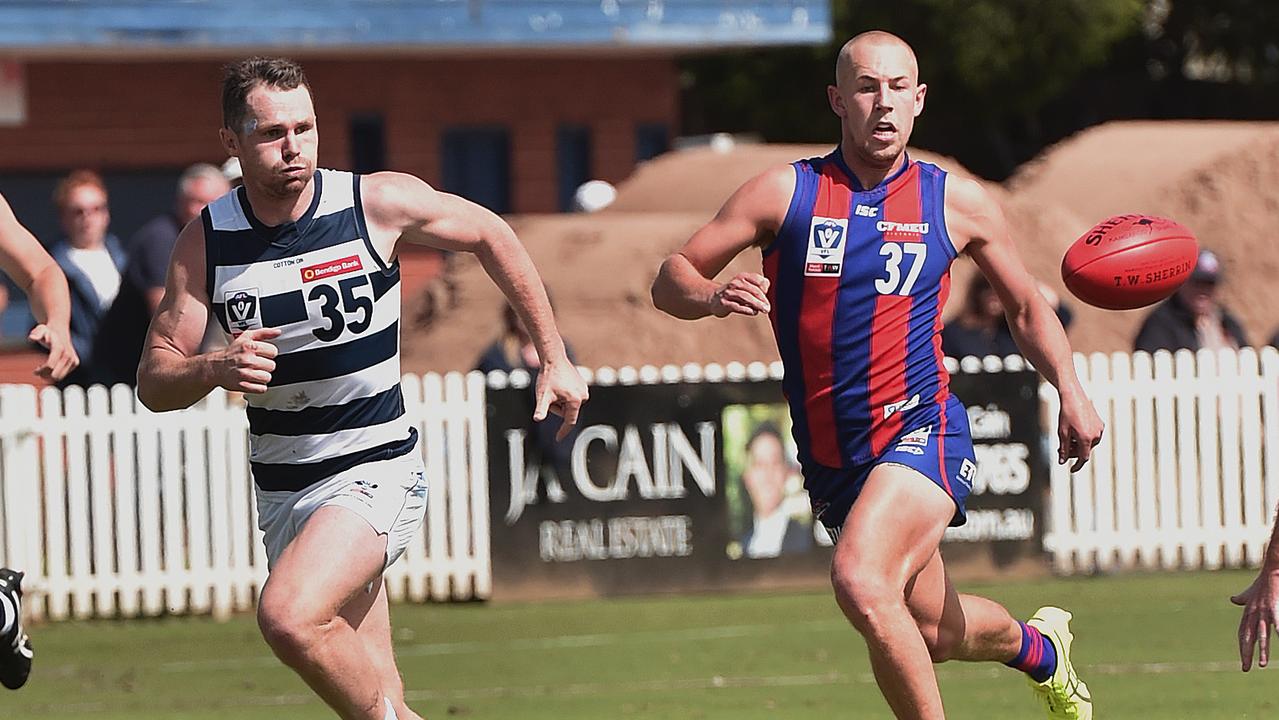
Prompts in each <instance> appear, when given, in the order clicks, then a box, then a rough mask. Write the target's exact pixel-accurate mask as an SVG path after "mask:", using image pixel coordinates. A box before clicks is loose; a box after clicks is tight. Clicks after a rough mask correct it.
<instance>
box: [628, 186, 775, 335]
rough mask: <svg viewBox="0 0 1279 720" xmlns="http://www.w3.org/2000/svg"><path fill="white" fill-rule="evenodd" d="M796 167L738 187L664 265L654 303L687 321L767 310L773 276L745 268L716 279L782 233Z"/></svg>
mask: <svg viewBox="0 0 1279 720" xmlns="http://www.w3.org/2000/svg"><path fill="white" fill-rule="evenodd" d="M794 191H795V170H794V168H792V167H791V166H789V165H782V166H780V167H776V168H773V169H770V170H767V171H765V172H763V173H761V174H759V175H757V176H755V177H754V178H752V179H751V180H749V181H747V183H746V184H745V185H742V186H741V187H740V188H738V190H737V192H735V193H733V195H732V197H730V198H729V199H728V200H727V201H726V202H725V203H724V206H723V207H722V208H720V210H719V212H718V213H717V214H716V215H715V217H714V218H713V219H712V220H711V221H710V222H709V223H707V224H706V225H704V226H703V227H702V228H701V229H700V230H698V231H697V232H696V233H694V234H693V237H691V238H689V240H688V242H686V243H684V246H683V247H681V248H680V249H679V250H677V251H675V253H674V254H673V255H671V256H670V257H668V258H666V261H665V262H663V263H662V268H661V270H659V271H658V273H657V279H656V280H654V281H653V304H654V305H655V306H657V308H658V309H659V310H662V311H664V312H666V313H669V314H671V315H674V316H675V317H677V318H681V319H684V320H696V319H697V318H702V317H706V316H707V315H714V316H716V317H724V316H726V315H729V314H732V313H738V314H741V315H759V314H760V313H767V312H768V311H769V306H768V280H767V279H766V278H765V277H764V276H763V275H760V274H759V273H752V272H743V273H738V274H737V275H734V276H733V277H732V278H730V279H729V280H728V282H725V283H719V282H716V281H715V276H717V275H719V273H720V271H722V270H723V269H724V268H725V267H726V266H727V265H728V264H729V263H730V262H732V260H733V258H735V257H737V256H738V255H739V254H741V253H742V252H743V251H745V250H746V249H748V248H751V247H760V248H765V247H767V246H768V244H769V243H771V242H772V241H773V239H774V238H775V237H777V233H778V231H780V230H781V227H782V222H784V221H785V220H786V210H787V208H788V207H789V205H790V197H791V194H792V193H794Z"/></svg>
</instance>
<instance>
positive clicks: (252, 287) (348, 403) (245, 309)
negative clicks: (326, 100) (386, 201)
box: [202, 170, 417, 491]
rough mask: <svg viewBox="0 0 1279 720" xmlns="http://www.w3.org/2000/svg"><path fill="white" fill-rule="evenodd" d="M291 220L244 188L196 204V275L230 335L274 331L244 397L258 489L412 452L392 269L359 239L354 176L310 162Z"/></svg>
mask: <svg viewBox="0 0 1279 720" xmlns="http://www.w3.org/2000/svg"><path fill="white" fill-rule="evenodd" d="M312 182H314V183H315V197H314V198H313V199H312V201H311V205H310V207H309V208H307V211H306V213H305V214H303V215H302V217H300V218H298V220H296V221H295V222H286V223H284V224H282V225H277V226H275V227H267V226H265V225H263V224H262V223H261V222H260V221H259V220H258V219H257V218H256V217H254V215H253V211H252V209H251V208H250V206H249V202H248V198H247V197H246V196H245V194H244V189H243V188H237V189H235V190H232V191H231V192H229V193H227V194H226V195H223V196H222V197H220V198H218V199H217V200H215V201H213V202H212V203H211V204H210V205H209V206H208V207H207V208H205V210H204V212H203V214H202V218H203V222H204V247H205V261H206V267H207V273H208V277H207V279H206V282H207V288H208V291H209V300H210V302H211V303H212V306H213V313H214V315H215V316H216V317H217V319H218V322H219V323H220V324H221V325H222V329H223V330H224V331H226V332H227V333H228V334H230V335H237V334H239V333H241V332H244V331H245V330H249V329H253V328H262V327H274V328H279V329H280V330H281V331H282V333H281V335H280V337H278V338H276V339H275V340H274V341H273V342H275V343H276V345H277V346H278V347H279V350H280V353H279V356H278V357H276V359H275V362H276V368H275V372H274V373H273V374H272V377H271V382H270V384H269V386H268V388H267V391H266V392H265V393H262V394H259V395H247V396H246V400H247V401H248V405H249V407H248V417H249V461H250V465H251V467H252V469H253V479H254V481H255V482H256V483H257V485H258V487H259V488H261V489H263V490H290V491H296V490H301V489H303V488H305V487H307V486H309V485H312V484H314V483H317V482H319V481H321V480H323V479H325V478H327V477H330V476H332V475H334V474H336V473H339V472H342V471H343V470H347V469H349V468H352V467H355V466H356V465H360V464H363V463H367V462H373V461H376V460H386V459H389V458H394V457H399V456H401V455H404V454H407V453H408V452H410V451H412V450H413V448H414V447H415V445H416V443H417V430H416V429H414V428H413V424H412V423H411V422H409V420H408V419H407V418H406V417H405V416H404V396H403V395H402V394H401V392H400V268H399V263H398V262H396V263H392V264H391V265H390V266H388V265H387V264H386V263H385V262H384V261H383V259H382V258H381V256H380V255H379V254H378V252H377V251H376V250H375V249H374V248H373V245H372V243H371V242H370V240H369V233H368V228H367V227H366V226H365V222H364V211H363V209H362V207H361V205H360V177H359V176H358V175H354V174H352V173H348V172H340V171H336V170H318V171H317V172H316V173H315V175H314V177H313V180H312Z"/></svg>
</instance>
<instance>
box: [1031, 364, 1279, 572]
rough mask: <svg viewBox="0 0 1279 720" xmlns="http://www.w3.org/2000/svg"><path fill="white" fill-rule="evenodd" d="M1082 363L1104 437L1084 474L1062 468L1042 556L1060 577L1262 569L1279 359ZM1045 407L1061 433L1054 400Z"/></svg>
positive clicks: (1277, 496)
mask: <svg viewBox="0 0 1279 720" xmlns="http://www.w3.org/2000/svg"><path fill="white" fill-rule="evenodd" d="M1076 360H1077V362H1076V366H1077V369H1078V371H1079V374H1080V377H1081V379H1082V381H1083V383H1084V385H1085V387H1086V388H1087V390H1088V391H1089V394H1090V395H1091V397H1092V399H1093V401H1094V403H1095V404H1096V406H1097V410H1098V412H1099V413H1100V414H1101V417H1102V419H1103V420H1105V422H1106V435H1105V439H1104V441H1103V443H1102V444H1101V445H1100V446H1099V447H1098V448H1097V452H1096V454H1094V456H1093V460H1092V462H1091V463H1089V464H1088V465H1087V466H1086V467H1085V468H1084V470H1082V471H1081V472H1079V473H1077V474H1075V475H1073V476H1072V475H1071V474H1070V473H1069V471H1068V470H1067V469H1066V468H1064V467H1062V466H1054V471H1053V474H1052V485H1051V493H1050V497H1051V499H1050V502H1049V507H1050V511H1049V518H1048V519H1049V531H1048V533H1047V535H1046V537H1045V545H1046V546H1047V548H1048V549H1049V551H1050V552H1051V553H1052V555H1053V562H1054V566H1055V568H1056V570H1057V571H1058V572H1062V573H1078V572H1093V571H1110V570H1118V569H1130V568H1146V569H1172V568H1219V567H1240V566H1244V565H1255V564H1256V563H1258V562H1260V559H1261V553H1262V549H1263V547H1264V544H1265V541H1266V540H1267V539H1268V538H1269V535H1270V533H1269V528H1270V522H1271V520H1272V519H1273V516H1274V512H1275V505H1276V503H1277V502H1279V353H1277V352H1276V351H1275V349H1274V348H1269V347H1268V348H1265V349H1263V350H1261V351H1260V352H1258V351H1254V350H1253V349H1251V348H1246V349H1243V350H1241V351H1239V352H1237V353H1236V352H1234V351H1223V352H1220V353H1213V352H1208V351H1200V352H1199V353H1198V354H1193V353H1190V352H1188V351H1184V350H1183V351H1180V352H1178V353H1177V354H1176V355H1172V354H1169V353H1166V352H1159V353H1156V354H1154V355H1153V356H1151V355H1148V354H1146V353H1134V354H1132V355H1128V354H1124V353H1116V354H1114V355H1101V354H1097V355H1092V356H1091V357H1087V358H1084V357H1083V356H1077V358H1076ZM1043 396H1044V399H1045V400H1046V401H1047V402H1046V410H1047V419H1048V423H1047V425H1046V426H1047V427H1052V428H1055V427H1056V414H1057V405H1056V401H1057V398H1056V394H1055V393H1053V392H1051V390H1050V389H1047V388H1046V392H1044V393H1043ZM1053 446H1054V448H1055V447H1056V444H1055V442H1054V445H1053Z"/></svg>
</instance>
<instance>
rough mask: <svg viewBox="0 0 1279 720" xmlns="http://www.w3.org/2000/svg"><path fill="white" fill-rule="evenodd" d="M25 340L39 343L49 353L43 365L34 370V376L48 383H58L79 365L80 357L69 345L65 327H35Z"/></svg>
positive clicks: (68, 334) (69, 338)
mask: <svg viewBox="0 0 1279 720" xmlns="http://www.w3.org/2000/svg"><path fill="white" fill-rule="evenodd" d="M27 339H28V340H30V341H31V342H34V343H39V344H40V346H41V347H43V348H44V349H45V350H48V351H49V356H48V357H47V358H45V360H44V363H42V364H41V365H40V367H38V368H36V371H35V374H36V375H37V376H39V377H41V378H43V379H45V380H48V381H49V382H58V381H59V380H61V379H62V378H64V377H66V376H67V374H68V373H70V372H71V371H72V370H75V369H76V368H77V367H79V365H80V357H79V356H78V355H76V351H75V347H74V346H73V345H72V344H71V334H70V333H69V332H68V331H67V329H66V327H61V328H57V329H55V328H53V327H51V326H49V325H44V324H41V325H36V326H35V327H34V328H32V329H31V334H30V335H27Z"/></svg>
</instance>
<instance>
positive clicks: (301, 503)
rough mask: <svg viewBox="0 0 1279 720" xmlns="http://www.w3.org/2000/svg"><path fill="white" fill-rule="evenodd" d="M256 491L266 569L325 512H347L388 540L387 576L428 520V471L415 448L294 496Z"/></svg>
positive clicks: (362, 466) (358, 468) (323, 482)
mask: <svg viewBox="0 0 1279 720" xmlns="http://www.w3.org/2000/svg"><path fill="white" fill-rule="evenodd" d="M255 490H256V495H257V503H258V528H260V529H261V530H262V532H263V533H264V534H265V536H264V537H263V543H264V544H265V545H266V556H267V567H268V569H269V568H271V567H272V566H274V565H275V561H276V560H277V559H278V558H279V557H280V553H282V552H284V548H286V547H288V545H289V543H291V542H293V538H295V537H297V535H298V533H300V532H301V531H302V526H303V525H304V524H306V521H307V519H309V518H310V517H311V514H312V513H314V512H315V511H316V510H319V509H320V508H322V507H329V506H335V507H342V508H346V509H347V510H350V511H351V512H353V513H355V514H356V515H359V516H360V517H361V518H363V519H364V520H365V522H367V523H368V524H369V525H370V526H371V527H372V528H373V530H374V531H375V532H376V533H377V534H378V535H385V536H386V562H385V564H384V565H383V566H382V569H383V570H386V568H389V567H391V565H392V564H393V563H394V562H395V561H396V560H398V559H399V558H400V556H401V555H403V554H404V549H405V548H407V547H408V545H409V541H410V540H412V539H413V536H414V535H416V534H417V529H418V527H419V526H421V525H422V521H423V519H425V518H426V495H427V492H426V469H425V467H424V466H423V465H422V457H421V455H420V454H419V453H418V451H417V449H416V448H414V450H413V451H412V452H409V453H408V454H405V455H401V456H400V457H397V458H391V459H390V460H379V461H377V462H371V463H365V464H363V465H356V466H355V467H353V468H350V469H349V470H344V471H343V472H340V473H338V474H337V475H334V476H332V477H329V478H326V479H324V480H321V481H320V482H318V483H315V484H314V485H311V486H310V487H307V488H304V489H302V490H298V491H296V492H291V491H288V490H261V489H257V488H255Z"/></svg>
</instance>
